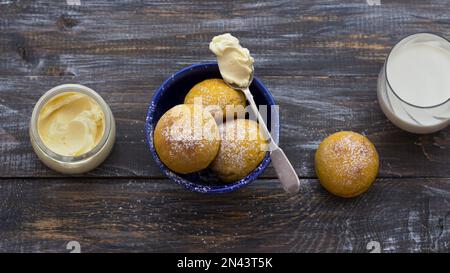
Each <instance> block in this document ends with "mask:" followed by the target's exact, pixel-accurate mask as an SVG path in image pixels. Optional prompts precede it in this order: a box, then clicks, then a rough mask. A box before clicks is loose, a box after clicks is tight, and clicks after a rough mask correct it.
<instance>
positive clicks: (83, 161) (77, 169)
mask: <svg viewBox="0 0 450 273" xmlns="http://www.w3.org/2000/svg"><path fill="white" fill-rule="evenodd" d="M64 92H78V93H82V94H84V95H87V96H89V97H90V98H92V99H93V100H94V101H95V102H97V104H98V105H99V106H100V108H101V109H102V111H103V113H104V119H105V126H104V133H103V136H102V138H101V139H100V141H99V143H98V144H97V145H96V146H95V147H94V148H93V149H91V150H90V151H88V152H87V153H85V154H82V155H80V156H64V155H60V154H57V153H55V152H53V151H52V150H50V149H49V148H48V147H47V146H46V145H45V144H44V143H43V141H42V139H41V137H40V135H39V131H38V118H39V114H40V112H41V109H42V107H44V106H45V105H46V103H47V102H48V101H50V100H51V99H52V98H53V97H55V96H57V95H59V94H61V93H64ZM115 138H116V125H115V120H114V116H113V114H112V112H111V109H110V108H109V106H108V105H107V104H106V102H105V101H104V100H103V98H102V97H101V96H100V95H99V94H97V93H96V92H95V91H94V90H92V89H90V88H88V87H86V86H83V85H79V84H63V85H59V86H56V87H54V88H52V89H50V90H49V91H47V92H46V93H45V94H44V95H43V96H42V97H41V98H40V99H39V100H38V102H37V103H36V105H35V107H34V109H33V114H32V116H31V121H30V140H31V144H32V146H33V149H34V151H35V153H36V154H37V156H38V157H39V159H40V160H41V161H42V162H43V163H44V164H45V165H47V166H48V167H49V168H51V169H53V170H55V171H57V172H60V173H64V174H79V173H85V172H88V171H90V170H92V169H94V168H96V167H97V166H98V165H100V164H101V163H102V162H103V161H104V160H105V159H106V157H107V156H108V155H109V153H110V152H111V150H112V147H113V145H114V141H115Z"/></svg>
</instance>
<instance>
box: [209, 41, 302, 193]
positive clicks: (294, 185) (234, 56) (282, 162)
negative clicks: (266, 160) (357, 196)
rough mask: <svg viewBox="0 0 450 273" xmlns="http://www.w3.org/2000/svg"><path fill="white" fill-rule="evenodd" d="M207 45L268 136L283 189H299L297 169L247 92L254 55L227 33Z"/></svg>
mask: <svg viewBox="0 0 450 273" xmlns="http://www.w3.org/2000/svg"><path fill="white" fill-rule="evenodd" d="M209 49H210V50H211V51H212V52H213V53H214V54H215V55H216V56H217V62H218V63H219V70H220V74H221V75H222V78H223V79H224V81H225V82H226V83H227V84H228V85H229V86H230V87H232V88H234V89H236V90H240V91H242V92H243V93H244V94H245V97H246V99H247V101H248V102H249V105H250V107H251V109H252V111H253V113H254V114H255V116H256V117H257V119H258V122H259V124H260V128H261V129H262V132H263V134H264V135H265V137H266V138H267V139H268V140H269V149H270V158H271V159H272V165H273V166H274V168H275V171H276V173H277V175H278V178H279V180H280V182H281V184H282V186H283V188H284V190H285V191H286V192H288V193H297V192H298V191H299V189H300V180H299V178H298V176H297V173H296V172H295V170H294V168H293V167H292V164H291V162H289V159H288V158H287V157H286V155H285V153H284V152H283V150H282V149H281V148H280V147H278V145H277V144H276V143H275V141H274V140H273V138H272V136H271V134H270V132H269V130H268V129H267V126H266V123H265V121H264V119H263V117H262V116H261V114H260V113H259V110H258V107H257V106H256V103H255V101H254V99H253V95H252V93H250V90H249V86H250V84H251V83H252V81H253V73H254V69H253V62H254V59H253V58H252V56H250V52H249V50H248V49H247V48H244V47H242V46H241V45H240V44H239V40H238V39H237V38H236V37H233V36H232V35H231V34H229V33H226V34H222V35H219V36H216V37H214V38H213V39H212V41H211V43H210V44H209Z"/></svg>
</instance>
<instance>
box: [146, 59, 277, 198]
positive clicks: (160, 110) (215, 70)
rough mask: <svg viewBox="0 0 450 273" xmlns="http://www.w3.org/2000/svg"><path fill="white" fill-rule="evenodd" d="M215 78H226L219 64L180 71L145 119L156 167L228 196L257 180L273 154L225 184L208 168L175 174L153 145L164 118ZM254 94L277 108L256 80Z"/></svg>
mask: <svg viewBox="0 0 450 273" xmlns="http://www.w3.org/2000/svg"><path fill="white" fill-rule="evenodd" d="M211 78H222V77H221V76H220V72H219V67H218V65H217V63H215V62H208V63H200V64H194V65H191V66H189V67H186V68H184V69H182V70H180V71H178V72H177V73H175V74H173V75H172V76H170V77H169V78H168V79H167V80H166V81H164V83H163V84H162V85H161V87H159V89H158V90H157V91H156V93H155V94H154V96H153V98H152V101H151V103H150V106H149V107H148V111H147V117H146V120H145V137H146V139H147V144H148V147H149V148H150V152H151V153H152V155H153V158H154V159H155V161H156V164H157V165H158V166H159V168H160V169H161V170H162V172H163V173H164V174H165V175H166V176H167V177H168V178H169V179H171V180H173V181H174V182H176V183H178V184H180V185H182V186H184V187H186V188H187V189H189V190H192V191H196V192H201V193H226V192H230V191H234V190H237V189H239V188H241V187H243V186H245V185H247V184H248V183H250V182H252V181H253V180H255V179H256V178H257V177H258V176H259V175H260V174H261V173H262V172H263V171H264V170H265V169H266V168H267V166H268V165H269V163H270V156H269V153H267V154H266V156H265V157H264V160H263V161H262V162H261V163H260V164H259V166H258V167H257V168H256V169H255V170H253V171H252V172H251V173H250V174H248V175H247V176H246V177H244V178H242V179H241V180H239V181H236V182H234V183H227V184H225V183H221V182H220V181H219V180H218V179H217V177H216V176H215V175H214V174H213V173H212V172H211V171H210V170H208V169H206V170H203V171H200V172H196V173H191V174H178V173H175V172H173V171H171V170H170V169H169V168H167V167H166V166H165V165H164V164H163V163H162V162H161V160H160V159H159V157H158V154H157V153H156V150H155V147H154V143H153V130H154V128H155V126H156V124H157V122H158V120H159V119H160V117H161V116H162V115H163V114H164V113H165V112H166V111H167V110H169V109H170V108H172V107H174V106H175V105H178V104H182V103H183V102H184V97H185V96H186V94H187V93H188V92H189V90H190V89H191V88H192V87H193V86H194V85H196V84H197V83H199V82H201V81H203V80H206V79H211ZM250 91H251V92H252V94H253V96H254V99H255V102H256V104H257V105H268V106H269V105H275V101H274V99H273V97H272V94H271V93H270V92H269V90H267V88H266V87H265V86H264V85H263V84H262V83H261V81H259V80H258V79H257V78H256V77H255V78H254V79H253V83H252V85H251V86H250ZM268 112H269V113H268V120H272V123H273V126H274V128H270V127H271V124H267V126H268V127H269V130H271V132H272V136H273V138H274V140H275V141H276V142H277V143H278V137H279V117H278V113H277V112H275V111H274V112H272V113H271V111H270V106H269V107H268Z"/></svg>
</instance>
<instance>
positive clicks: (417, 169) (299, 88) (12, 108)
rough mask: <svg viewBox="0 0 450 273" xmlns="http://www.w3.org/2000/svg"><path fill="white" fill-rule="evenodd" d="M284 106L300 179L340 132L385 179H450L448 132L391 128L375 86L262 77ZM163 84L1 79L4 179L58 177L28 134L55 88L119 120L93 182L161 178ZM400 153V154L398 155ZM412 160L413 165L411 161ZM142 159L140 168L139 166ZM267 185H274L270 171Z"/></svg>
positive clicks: (285, 132) (371, 81) (284, 139)
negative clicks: (373, 155)
mask: <svg viewBox="0 0 450 273" xmlns="http://www.w3.org/2000/svg"><path fill="white" fill-rule="evenodd" d="M262 79H263V80H264V82H265V83H266V84H267V86H268V88H269V89H270V90H271V91H272V93H273V94H274V96H275V98H276V100H277V103H278V104H279V105H280V116H281V146H282V147H283V148H284V150H285V151H286V153H287V155H288V156H289V158H290V159H291V160H292V163H293V166H294V167H295V169H296V170H297V172H298V174H299V175H300V176H301V177H307V178H309V177H315V172H314V165H313V163H314V162H313V158H314V153H315V150H316V148H317V146H318V145H319V143H320V141H321V140H322V139H323V138H325V137H326V136H327V135H329V134H331V133H334V132H336V131H340V130H353V131H356V132H360V133H363V134H365V135H367V136H368V137H369V138H370V139H371V140H372V141H373V142H374V143H375V145H376V147H377V150H378V152H379V153H380V158H381V168H380V177H402V176H407V177H413V176H419V177H449V176H450V168H448V166H449V164H450V156H449V150H450V130H449V129H447V130H443V131H441V132H439V133H436V134H433V135H427V136H420V135H413V134H409V133H406V132H403V131H401V130H400V129H398V128H396V127H395V126H394V125H392V124H391V123H390V122H389V121H388V120H387V119H386V117H385V116H384V115H383V113H382V112H381V110H380V108H379V106H378V102H377V98H376V78H368V77H358V78H354V77H310V76H307V77H289V80H288V81H287V80H286V78H285V77H263V78H262ZM162 80H163V79H162V78H160V77H150V76H147V77H144V76H143V78H138V77H133V78H126V79H104V78H102V77H101V76H98V77H97V76H95V77H90V78H84V80H81V79H78V78H77V77H68V76H66V77H48V76H42V77H41V76H38V77H36V78H34V77H32V78H29V77H12V76H11V77H0V81H2V82H3V85H2V87H1V88H2V90H1V93H0V94H1V98H2V101H1V102H0V107H2V108H1V110H2V112H1V115H0V118H1V119H2V121H3V123H2V124H1V125H0V130H1V131H0V159H1V160H0V164H1V168H0V176H1V177H31V176H39V177H54V176H61V175H59V174H57V173H55V172H53V171H51V170H49V169H47V168H46V167H45V166H44V165H43V164H41V163H40V161H39V159H38V158H37V156H36V155H35V154H34V152H33V150H32V149H31V144H30V142H29V135H28V127H29V119H30V117H31V112H32V110H33V107H34V103H35V102H36V101H37V100H38V98H39V97H40V96H41V95H42V94H43V93H44V92H45V91H46V90H47V89H48V88H50V87H52V86H56V85H58V84H62V83H67V82H70V83H82V84H85V85H87V86H89V87H91V88H93V89H94V90H97V91H98V92H99V93H100V94H101V95H102V96H103V97H104V99H105V100H106V101H107V102H108V104H109V105H110V106H111V109H112V111H113V113H114V115H115V118H116V124H117V140H116V145H115V148H114V150H113V153H112V154H111V156H110V157H109V158H108V159H107V160H106V162H105V163H104V164H103V165H101V166H100V167H99V168H97V169H95V170H94V171H93V172H91V173H90V174H88V176H105V177H120V176H126V177H129V176H141V177H147V178H162V173H161V172H160V171H159V169H158V168H157V166H156V164H155V163H154V162H153V159H152V158H151V155H150V153H149V151H148V148H147V144H146V142H145V140H144V139H145V138H144V131H143V129H144V121H145V114H146V111H147V106H148V104H149V102H150V100H151V96H152V94H153V91H154V90H155V89H157V87H158V86H159V84H160V82H161V81H162ZM394 147H395V148H394ZM411 157H413V158H414V159H415V160H414V161H411V160H409V158H411ZM136 158H138V159H139V160H135V159H136ZM263 177H266V178H274V177H275V172H274V170H273V168H272V167H269V169H267V170H266V171H265V172H264V175H263Z"/></svg>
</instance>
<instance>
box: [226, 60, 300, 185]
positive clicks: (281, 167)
mask: <svg viewBox="0 0 450 273" xmlns="http://www.w3.org/2000/svg"><path fill="white" fill-rule="evenodd" d="M253 74H254V69H253V66H252V74H251V75H250V80H249V82H248V86H245V87H241V86H237V85H236V84H233V83H229V82H227V81H226V80H224V81H225V82H226V84H227V85H228V86H230V87H231V88H233V89H235V90H240V91H242V92H243V93H244V94H245V98H246V99H247V101H248V102H249V104H250V107H251V108H252V111H253V113H254V114H255V116H256V117H257V118H258V122H259V124H260V127H261V128H262V129H263V133H264V135H265V137H266V138H267V139H268V140H269V141H270V143H269V149H270V158H271V159H272V164H273V166H274V168H275V171H276V173H277V175H278V179H279V180H280V182H281V185H282V186H283V189H284V190H285V191H286V192H287V193H297V192H298V191H299V189H300V180H299V178H298V176H297V173H296V172H295V170H294V168H293V167H292V164H291V162H289V159H288V158H287V157H286V154H285V153H284V152H283V150H282V149H281V148H280V147H278V145H277V144H276V143H275V141H274V140H273V138H272V136H271V135H270V132H269V130H268V129H267V126H266V123H265V122H264V119H263V117H262V116H261V114H260V113H259V111H258V107H257V106H256V103H255V101H254V100H253V95H252V93H250V90H249V86H250V84H251V83H252V81H253Z"/></svg>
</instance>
